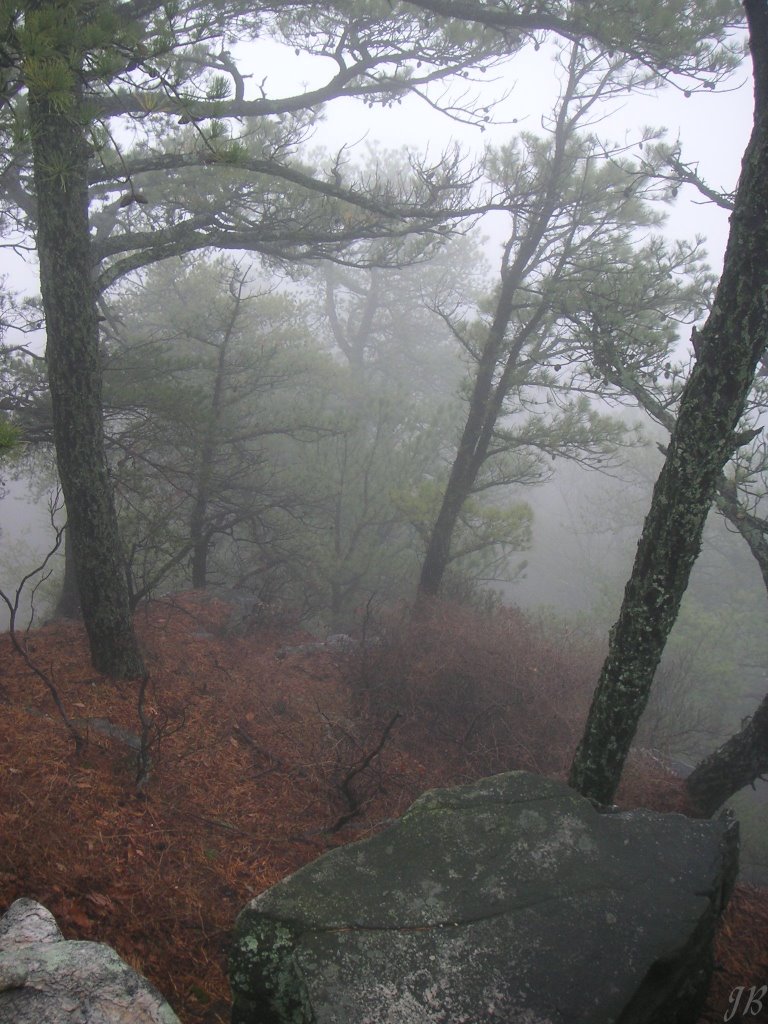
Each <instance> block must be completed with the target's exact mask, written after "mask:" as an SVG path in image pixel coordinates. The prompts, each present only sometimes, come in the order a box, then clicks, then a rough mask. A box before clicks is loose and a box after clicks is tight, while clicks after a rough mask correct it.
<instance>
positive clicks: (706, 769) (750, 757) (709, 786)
mask: <svg viewBox="0 0 768 1024" xmlns="http://www.w3.org/2000/svg"><path fill="white" fill-rule="evenodd" d="M766 773H768V695H767V696H766V697H764V698H763V700H762V702H761V704H760V706H759V707H758V709H757V711H756V712H755V713H754V715H752V717H751V718H749V719H748V720H747V721H746V722H745V723H744V725H743V726H742V728H741V730H740V731H739V732H737V733H735V734H734V735H733V736H731V738H730V739H729V740H727V741H726V742H725V743H723V745H722V746H721V747H719V748H718V749H717V750H716V751H714V753H712V754H710V755H709V757H706V758H704V760H703V761H702V762H701V763H700V764H698V765H697V766H696V767H695V768H694V770H693V771H692V772H691V774H690V775H689V776H688V778H687V779H686V780H685V788H686V790H687V792H688V795H689V796H690V798H691V804H692V806H693V808H694V810H695V811H696V813H697V814H701V815H702V816H704V817H709V816H710V815H712V814H714V813H715V811H716V810H717V809H718V808H719V807H720V806H721V805H722V804H724V803H725V801H726V800H727V799H728V798H729V797H730V796H733V794H734V793H738V791H739V790H740V789H743V788H744V787H745V786H751V785H753V784H754V782H755V779H759V778H760V777H761V776H763V775H765V774H766Z"/></svg>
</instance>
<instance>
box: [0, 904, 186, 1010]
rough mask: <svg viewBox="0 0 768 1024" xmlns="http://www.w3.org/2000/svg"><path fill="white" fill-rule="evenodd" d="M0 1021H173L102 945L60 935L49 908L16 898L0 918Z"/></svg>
mask: <svg viewBox="0 0 768 1024" xmlns="http://www.w3.org/2000/svg"><path fill="white" fill-rule="evenodd" d="M0 1024H179V1020H178V1017H177V1016H176V1014H175V1013H174V1012H173V1011H172V1010H171V1008H170V1007H169V1006H168V1004H167V1003H166V1002H165V1000H164V999H163V998H162V996H161V995H160V994H159V993H158V992H157V991H155V989H154V988H153V987H152V986H151V985H150V984H149V982H148V981H146V980H145V979H144V978H142V977H141V976H140V975H139V974H137V973H136V972H135V971H134V970H132V969H131V968H130V967H129V966H128V965H127V964H126V963H124V962H123V961H122V960H121V959H120V957H119V956H118V955H117V953H115V951H114V950H113V949H111V948H110V947H109V946H106V945H103V944H101V943H98V942H75V941H72V940H69V941H67V940H65V939H64V937H63V936H62V934H61V932H60V931H59V928H58V925H57V924H56V921H55V919H54V917H53V915H52V914H51V913H50V912H49V911H48V910H46V908H45V907H43V906H41V905H40V904H39V903H36V902H35V901H34V900H30V899H19V900H16V902H15V903H13V904H12V905H11V907H10V908H9V910H8V912H7V913H6V914H5V915H4V917H3V918H2V919H0Z"/></svg>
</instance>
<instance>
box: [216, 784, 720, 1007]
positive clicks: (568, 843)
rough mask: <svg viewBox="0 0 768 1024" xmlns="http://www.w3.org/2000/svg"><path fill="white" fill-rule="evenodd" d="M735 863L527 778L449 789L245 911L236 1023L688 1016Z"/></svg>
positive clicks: (705, 843) (713, 849)
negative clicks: (604, 811)
mask: <svg viewBox="0 0 768 1024" xmlns="http://www.w3.org/2000/svg"><path fill="white" fill-rule="evenodd" d="M737 857H738V830H737V826H736V825H735V824H734V823H733V822H732V820H731V819H726V818H723V819H721V820H719V821H700V820H691V819H688V818H685V817H683V816H681V815H674V814H667V815H664V814H657V813H654V812H651V811H645V810H639V811H631V812H620V813H603V812H602V811H601V810H600V809H598V808H596V807H595V806H593V804H592V803H590V801H588V800H586V799H584V798H583V797H580V796H579V795H578V794H577V793H575V792H574V791H573V790H571V789H569V788H568V787H567V786H565V785H563V784H561V783H556V782H553V781H550V780H548V779H544V778H541V777H538V776H534V775H530V774H528V773H525V772H511V773H508V774H504V775H499V776H496V777H494V778H490V779H483V780H482V781H480V782H477V783H475V784H472V785H468V786H463V787H460V788H457V789H448V790H435V791H434V792H431V793H427V794H425V795H424V796H422V797H421V798H420V799H419V800H417V801H416V802H415V803H414V804H413V806H412V807H411V808H410V810H409V811H408V812H407V813H406V814H405V815H404V817H403V818H402V819H400V820H399V821H398V822H396V823H395V824H394V825H393V826H391V827H390V828H388V829H387V830H386V831H384V832H381V833H380V834H378V835H376V836H374V837H373V838H371V839H368V840H365V841H364V842H360V843H355V844H352V845H350V846H347V847H343V848H340V849H337V850H333V851H331V852H330V853H328V854H326V855H324V856H323V857H320V858H319V859H318V860H317V861H315V862H314V863H312V864H309V865H307V866H306V867H305V868H302V869H301V870H300V871H298V872H297V873H296V874H295V875H293V876H291V877H290V878H287V879H285V880H284V881H282V882H280V883H279V884H278V885H276V886H274V887H273V888H272V889H269V890H268V891H267V892H265V893H263V894H262V895H261V896H259V897H257V898H256V899H255V900H253V901H252V902H251V903H250V904H249V905H248V906H247V907H246V908H245V909H244V910H243V911H242V912H241V914H240V915H239V917H238V920H237V924H236V929H235V938H234V943H233V952H232V956H231V961H230V983H231V986H232V990H233V995H234V1007H233V1014H232V1024H289V1022H290V1024H438V1022H439V1024H479V1022H483V1024H492V1022H496V1024H502V1022H503V1024H565V1022H568V1024H609V1022H614V1021H615V1022H618V1021H621V1024H642V1022H649V1024H650V1022H653V1024H688V1022H694V1021H695V1020H696V1019H697V1016H698V1010H699V1008H700V1006H701V1003H702V1002H703V999H704V996H705V994H706V988H707V984H708V981H709V975H710V972H711V969H712V938H713V932H714V928H715V925H716V923H717V920H718V917H719V915H720V913H721V911H722V909H723V906H724V904H725V902H726V901H727V898H728V896H729V894H730V890H731V887H732V885H733V881H734V878H735V873H736V868H737Z"/></svg>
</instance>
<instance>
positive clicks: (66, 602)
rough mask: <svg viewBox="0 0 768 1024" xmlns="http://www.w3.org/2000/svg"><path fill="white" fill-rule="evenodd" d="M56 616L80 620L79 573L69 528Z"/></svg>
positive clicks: (65, 531)
mask: <svg viewBox="0 0 768 1024" xmlns="http://www.w3.org/2000/svg"><path fill="white" fill-rule="evenodd" d="M54 616H55V618H57V619H79V618H81V617H82V612H81V610H80V594H79V592H78V589H77V573H76V571H75V561H74V555H73V552H72V537H71V534H70V532H69V527H67V528H66V529H65V530H64V580H63V582H62V585H61V592H60V593H59V599H58V601H57V602H56V609H55V611H54Z"/></svg>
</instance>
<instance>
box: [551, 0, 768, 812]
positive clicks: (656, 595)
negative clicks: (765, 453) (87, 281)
mask: <svg viewBox="0 0 768 1024" xmlns="http://www.w3.org/2000/svg"><path fill="white" fill-rule="evenodd" d="M744 6H745V9H746V12H747V18H748V23H749V30H750V46H751V51H752V59H753V66H754V79H755V117H754V128H753V131H752V137H751V139H750V142H749V145H748V146H747V150H746V153H745V155H744V160H743V164H742V172H741V178H740V180H739V186H738V191H737V195H736V201H735V206H734V211H733V215H732V217H731V230H730V235H729V239H728V247H727V250H726V255H725V263H724V267H723V275H722V278H721V280H720V284H719V286H718V289H717V293H716V296H715V301H714V305H713V307H712V312H711V314H710V316H709V318H708V320H707V322H706V324H705V326H704V328H703V330H702V331H701V333H700V339H701V345H700V348H699V357H698V359H697V362H696V365H695V366H694V369H693V371H692V373H691V376H690V378H689V380H688V382H687V384H686V386H685V389H684V391H683V394H682V397H681V402H680V411H679V415H678V419H677V423H676V425H675V428H674V431H673V433H672V438H671V441H670V444H669V448H668V451H667V458H666V461H665V463H664V467H663V468H662V471H661V474H660V475H659V478H658V480H657V482H656V486H655V488H654V492H653V499H652V503H651V508H650V512H649V514H648V517H647V519H646V521H645V525H644V527H643V532H642V536H641V538H640V542H639V544H638V548H637V555H636V558H635V564H634V567H633V569H632V574H631V576H630V579H629V582H628V583H627V587H626V590H625V593H624V600H623V603H622V607H621V611H620V613H619V618H618V620H617V622H616V624H615V625H614V627H613V629H612V630H611V635H610V646H609V651H608V656H607V659H606V661H605V664H604V666H603V669H602V672H601V675H600V678H599V681H598V684H597V689H596V691H595V695H594V698H593V701H592V706H591V708H590V712H589V717H588V720H587V725H586V729H585V732H584V736H583V737H582V740H581V743H580V744H579V748H578V750H577V752H576V757H575V758H574V762H573V765H572V767H571V777H570V782H571V785H572V786H574V788H576V789H577V790H579V792H581V793H583V794H584V795H586V796H589V797H592V798H593V799H595V800H597V801H599V802H600V803H610V802H611V801H612V799H613V795H614V793H615V791H616V788H617V786H618V783H619V778H620V776H621V771H622V768H623V765H624V761H625V759H626V756H627V753H628V751H629V746H630V744H631V742H632V739H633V737H634V735H635V732H636V729H637V725H638V722H639V719H640V716H641V714H642V712H643V710H644V708H645V706H646V703H647V701H648V697H649V694H650V689H651V684H652V682H653V676H654V672H655V670H656V667H657V665H658V663H659V660H660V658H661V655H662V652H663V650H664V646H665V644H666V641H667V637H668V636H669V633H670V631H671V629H672V626H673V625H674V623H675V620H676V618H677V614H678V611H679V608H680V602H681V600H682V597H683V594H684V592H685V589H686V587H687V585H688V579H689V575H690V572H691V569H692V567H693V564H694V562H695V560H696V557H697V555H698V553H699V549H700V547H701V536H702V531H703V528H704V522H705V520H706V517H707V513H708V512H709V509H710V506H711V504H712V501H713V499H714V496H715V491H716V488H717V485H718V481H719V480H720V474H721V472H722V469H723V466H724V465H725V463H726V462H727V461H728V459H729V458H730V456H731V455H732V453H733V452H734V450H735V449H736V448H737V447H738V446H739V444H740V443H743V440H744V439H743V438H739V437H738V435H737V433H736V431H737V426H738V421H739V418H740V416H741V414H742V412H743V410H744V406H745V403H746V399H747V395H748V393H749V389H750V386H751V384H752V380H753V378H754V374H755V369H756V366H757V363H758V360H759V359H760V356H761V355H762V353H763V351H764V349H765V345H766V339H768V4H766V0H746V2H745V5H744Z"/></svg>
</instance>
